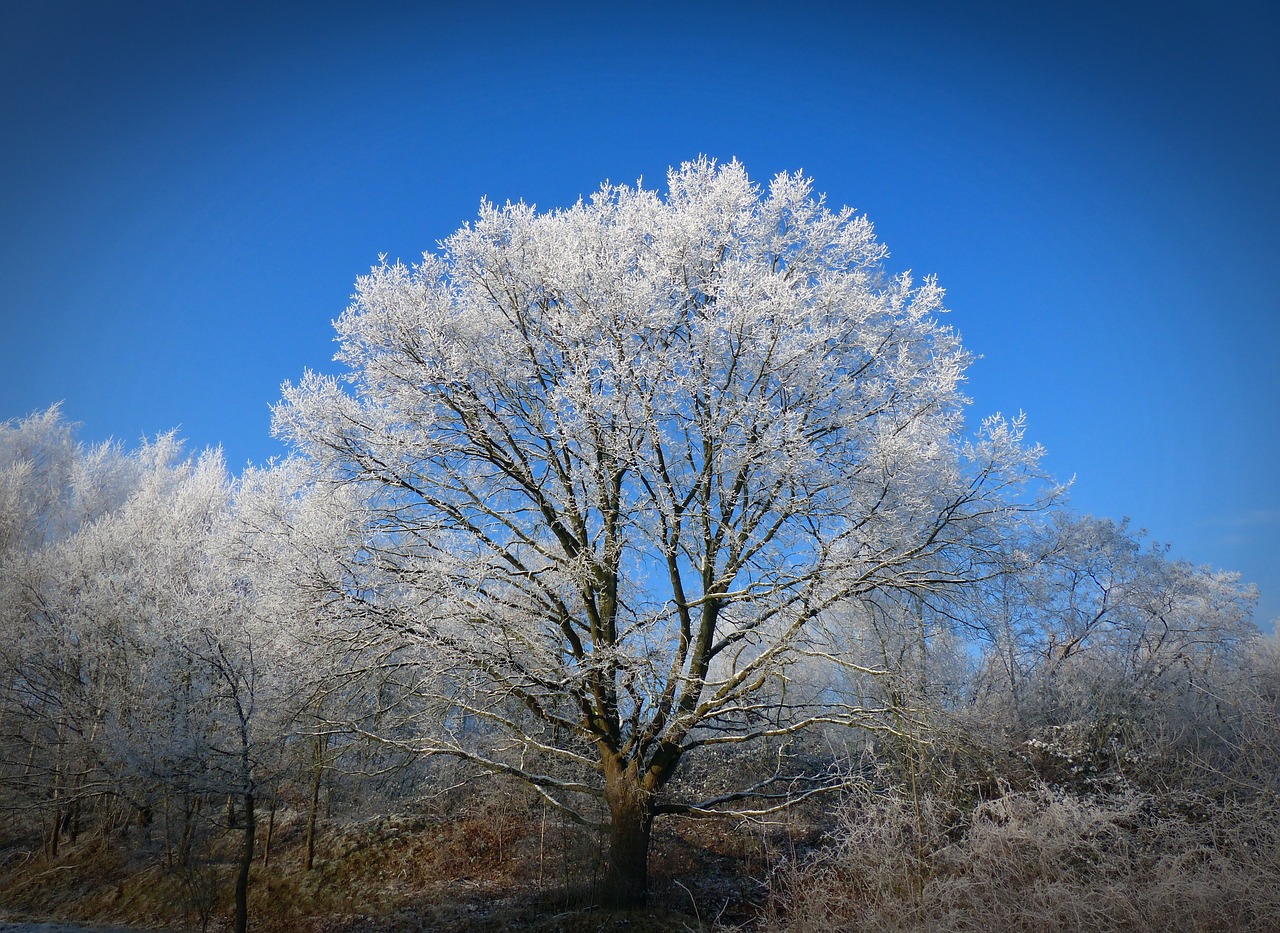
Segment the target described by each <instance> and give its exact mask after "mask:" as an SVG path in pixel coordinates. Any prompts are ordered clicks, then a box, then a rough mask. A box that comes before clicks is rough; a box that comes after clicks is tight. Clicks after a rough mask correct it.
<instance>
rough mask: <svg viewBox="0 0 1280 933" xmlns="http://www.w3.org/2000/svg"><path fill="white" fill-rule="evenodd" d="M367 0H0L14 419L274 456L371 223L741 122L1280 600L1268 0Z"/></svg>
mask: <svg viewBox="0 0 1280 933" xmlns="http://www.w3.org/2000/svg"><path fill="white" fill-rule="evenodd" d="M363 6H364V5H357V4H326V3H323V2H317V3H308V4H297V5H290V4H268V5H264V6H263V7H259V6H258V5H256V4H254V5H248V4H239V3H223V4H216V5H215V4H205V5H200V6H197V5H195V4H171V3H159V2H156V3H138V2H127V0H126V2H116V3H110V4H104V3H96V2H89V0H82V2H40V3H29V4H28V3H15V2H10V0H0V92H2V94H0V134H3V136H2V138H3V140H4V145H3V147H0V219H2V220H3V227H2V228H0V229H2V230H3V232H2V233H0V295H2V296H3V298H2V301H3V304H2V305H0V308H2V310H0V338H2V339H0V420H5V419H8V418H14V417H20V416H23V415H25V414H27V413H29V412H31V411H33V410H36V409H41V408H45V407H47V406H48V405H50V404H51V403H53V402H57V401H63V402H64V409H65V412H66V415H67V416H68V417H69V418H70V419H72V420H74V421H78V422H81V423H82V424H83V429H82V432H81V435H82V437H84V438H85V439H87V440H97V439H102V438H106V437H108V436H114V437H117V438H120V439H122V440H124V441H126V442H133V441H136V440H137V439H138V438H139V437H141V436H143V435H154V434H155V433H157V432H160V431H164V430H168V429H170V428H177V429H178V431H179V433H180V434H181V435H182V436H184V437H186V438H187V439H188V443H189V444H190V445H191V447H192V449H200V448H203V447H205V446H216V445H221V446H222V447H223V448H224V450H225V452H226V456H227V459H228V463H229V465H230V466H231V468H232V469H233V470H237V471H238V470H239V469H240V468H242V467H243V466H244V465H245V464H246V463H248V462H250V461H252V462H255V463H261V462H264V461H266V460H267V459H268V458H270V457H272V456H278V455H281V454H283V453H285V449H284V447H283V446H282V445H280V444H279V443H278V442H277V441H275V440H273V439H272V438H271V437H270V433H269V425H270V411H269V406H270V405H271V404H272V403H274V402H275V401H276V400H277V399H278V398H279V387H280V383H281V382H282V381H284V380H285V379H296V378H297V377H298V376H300V375H301V373H302V371H303V370H304V369H305V368H307V367H311V368H314V369H320V370H326V371H335V369H336V364H334V363H332V362H331V357H332V355H333V352H334V349H335V347H334V345H333V342H332V336H333V331H332V327H331V323H330V322H331V321H332V319H333V318H335V317H337V316H338V315H339V314H340V313H341V311H342V310H343V308H344V307H345V305H346V303H347V298H348V296H349V295H350V293H351V291H352V287H353V283H354V280H355V278H356V276H357V275H360V274H362V273H363V272H365V271H367V269H368V268H369V266H371V265H372V264H373V263H375V262H376V261H377V258H378V255H379V254H380V253H386V254H388V255H389V257H390V258H393V259H394V258H401V259H404V260H407V261H412V260H415V259H417V258H418V257H419V256H420V255H421V253H422V251H423V250H424V249H431V248H433V247H434V245H435V243H436V241H437V240H439V239H441V238H443V237H445V236H447V235H448V234H449V233H450V232H452V231H453V230H454V229H456V228H457V227H458V226H459V225H460V224H462V223H463V222H465V221H468V220H470V219H471V218H472V217H474V215H475V212H476V207H477V205H478V203H479V201H480V199H481V197H488V198H489V199H491V200H494V201H498V202H502V201H505V200H507V199H512V200H516V199H524V200H525V201H528V202H532V203H535V204H537V205H538V207H539V208H543V209H549V208H554V207H562V206H566V205H569V204H571V203H573V202H574V201H575V200H576V199H577V198H578V197H579V196H583V195H590V194H591V192H593V191H594V190H595V189H596V188H597V187H598V186H599V184H600V183H601V182H603V181H605V180H606V179H608V180H611V181H614V182H634V181H636V180H637V179H639V178H643V179H644V182H645V184H646V185H647V186H650V187H657V188H662V186H663V184H664V179H665V173H666V169H667V167H668V166H669V165H672V164H678V163H680V162H681V161H684V160H688V159H692V158H696V157H697V156H698V155H699V154H702V153H705V154H707V155H710V156H712V157H714V158H717V159H720V160H728V159H730V158H734V157H736V158H738V159H740V160H741V161H742V162H743V163H744V164H745V166H746V168H747V171H748V172H749V173H751V175H752V177H753V178H754V179H755V180H756V181H757V182H759V183H762V184H763V183H767V181H768V179H769V178H770V176H772V175H773V174H774V173H776V172H778V171H782V170H795V169H804V170H805V171H806V172H807V173H808V174H809V175H811V176H812V177H813V178H814V179H815V182H816V187H817V189H818V190H820V191H823V192H826V193H827V195H828V197H829V199H830V201H831V202H832V203H833V204H834V205H836V206H839V205H843V204H848V205H850V206H852V207H854V208H856V209H857V210H858V211H860V212H865V213H866V214H867V215H868V216H869V217H870V219H871V220H872V221H873V222H874V223H875V225H876V227H877V230H878V232H879V234H880V236H881V238H882V239H883V241H884V242H885V243H887V245H888V246H889V249H890V250H891V254H892V255H891V259H890V261H889V268H890V270H891V271H900V270H904V269H912V270H913V271H914V272H915V273H917V274H918V275H923V274H927V273H936V274H937V275H938V278H939V280H940V283H941V284H942V285H943V286H944V287H945V288H946V289H947V294H948V306H949V308H950V309H951V315H950V319H949V322H950V323H951V324H952V325H953V326H954V327H955V328H956V329H957V330H958V331H959V332H960V333H961V335H962V336H963V338H964V341H965V344H966V346H967V347H968V348H969V349H970V350H972V351H974V352H975V353H978V354H980V355H981V357H982V358H981V359H980V360H979V361H978V362H977V363H975V365H974V366H973V368H972V370H971V371H970V374H969V383H968V389H969V393H970V395H971V396H972V397H973V399H974V405H973V408H972V414H973V419H974V423H975V424H976V423H977V421H978V419H980V417H981V416H983V415H985V414H989V413H992V412H996V411H1002V412H1005V413H1006V414H1014V413H1016V412H1017V411H1019V410H1024V411H1026V412H1027V415H1028V423H1029V432H1028V433H1029V436H1030V437H1031V438H1033V439H1034V440H1036V441H1039V442H1040V443H1042V444H1044V446H1045V447H1046V448H1047V449H1048V451H1049V455H1048V460H1047V463H1048V465H1049V467H1050V468H1051V469H1052V470H1053V471H1054V472H1055V473H1056V474H1057V475H1058V476H1059V477H1062V478H1067V477H1071V476H1075V477H1076V481H1075V486H1074V489H1073V492H1072V503H1073V505H1074V507H1075V508H1076V509H1078V510H1079V511H1082V512H1090V513H1093V514H1095V515H1105V516H1111V517H1114V518H1120V517H1122V516H1130V517H1131V518H1132V521H1133V523H1134V524H1135V525H1136V526H1138V527H1141V528H1147V529H1149V530H1150V532H1151V534H1152V536H1153V537H1154V538H1156V539H1158V540H1161V541H1166V542H1169V543H1170V544H1171V546H1172V553H1173V554H1174V555H1175V556H1178V557H1185V558H1187V559H1189V560H1191V561H1193V562H1195V563H1207V564H1211V565H1213V566H1215V567H1222V568H1225V569H1231V570H1238V571H1240V572H1242V574H1243V575H1244V577H1245V579H1247V580H1249V581H1252V582H1254V583H1257V584H1258V585H1259V586H1260V587H1261V589H1262V600H1261V605H1260V608H1259V612H1258V617H1257V618H1258V622H1259V624H1260V625H1262V626H1263V627H1264V628H1270V626H1271V622H1272V620H1273V619H1275V617H1276V616H1278V615H1280V545H1278V544H1277V541H1280V484H1277V479H1280V469H1278V468H1277V464H1278V463H1280V414H1277V412H1280V365H1277V363H1276V351H1277V347H1280V297H1278V296H1280V282H1278V281H1277V279H1278V278H1280V271H1278V270H1280V263H1278V262H1277V259H1276V257H1277V256H1278V255H1280V220H1278V219H1277V218H1280V180H1278V179H1277V168H1276V167H1277V166H1280V56H1278V55H1277V54H1276V51H1275V49H1276V47H1277V41H1278V40H1280V24H1278V21H1277V13H1276V12H1275V11H1274V10H1273V9H1272V8H1271V6H1270V4H1266V3H1262V2H1244V3H1225V4H1224V3H1214V4H1209V3H1207V2H1205V3H1189V2H1183V0H1166V2H1161V3H1136V2H1118V3H1108V4H1099V5H1096V6H1094V5H1091V4H1087V3H1086V4H1033V3H1019V4H1012V3H1010V4H1002V3H983V2H976V3H941V2H938V3H905V4H883V3H876V4H872V3H858V2H853V3H847V4H834V3H833V4H820V3H804V2H800V3H793V4H776V3H772V4H765V3H751V2H745V3H743V2H739V3H732V4H714V3H712V4H701V5H697V6H696V7H695V8H693V9H685V8H684V7H683V6H681V5H677V4H669V3H662V2H658V3H645V4H628V5H616V6H615V5H609V6H604V7H597V6H596V5H591V4H573V3H571V4H560V5H523V4H522V5H515V4H511V5H508V4H497V3H490V4H484V3H481V4H475V5H472V6H471V7H469V8H468V10H467V11H465V12H464V11H463V10H462V9H461V8H460V7H458V6H455V5H448V6H446V5H443V4H399V3H395V2H389V3H383V4H379V5H377V6H376V7H369V8H368V9H362V7H363ZM1041 7H1043V9H1041Z"/></svg>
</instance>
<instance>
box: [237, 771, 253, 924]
mask: <svg viewBox="0 0 1280 933" xmlns="http://www.w3.org/2000/svg"><path fill="white" fill-rule="evenodd" d="M253 836H254V817H253V794H252V793H247V794H245V795H244V848H243V849H242V850H241V852H240V871H239V872H238V873H237V874H236V922H235V928H234V933H245V930H246V929H247V928H248V926H249V869H251V868H252V867H253Z"/></svg>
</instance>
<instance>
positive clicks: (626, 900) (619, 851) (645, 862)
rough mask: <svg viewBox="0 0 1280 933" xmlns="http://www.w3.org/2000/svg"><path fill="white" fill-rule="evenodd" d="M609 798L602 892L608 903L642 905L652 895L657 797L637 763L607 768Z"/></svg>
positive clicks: (606, 792) (601, 900) (631, 905)
mask: <svg viewBox="0 0 1280 933" xmlns="http://www.w3.org/2000/svg"><path fill="white" fill-rule="evenodd" d="M605 796H606V798H607V800H608V802H609V817H610V825H609V861H608V865H607V870H606V873H605V878H604V887H603V890H602V891H601V892H600V902H601V903H602V904H603V905H605V906H608V907H641V906H643V905H644V903H645V901H646V899H647V898H648V896H649V838H650V831H651V829H652V827H653V797H652V795H651V794H650V793H649V792H648V791H647V790H646V789H645V788H644V786H643V784H642V783H641V780H640V777H639V775H638V774H636V771H635V766H634V765H632V766H631V767H629V768H626V769H621V768H606V777H605Z"/></svg>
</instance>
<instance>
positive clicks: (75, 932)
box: [0, 920, 138, 933]
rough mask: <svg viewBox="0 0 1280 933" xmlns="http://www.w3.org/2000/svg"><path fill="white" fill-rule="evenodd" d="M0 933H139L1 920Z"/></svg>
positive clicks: (104, 928) (62, 924) (127, 929)
mask: <svg viewBox="0 0 1280 933" xmlns="http://www.w3.org/2000/svg"><path fill="white" fill-rule="evenodd" d="M0 933H138V931H137V930H132V929H129V928H127V927H82V926H76V925H75V924H72V923H34V922H28V921H17V920H0Z"/></svg>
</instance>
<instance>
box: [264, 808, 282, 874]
mask: <svg viewBox="0 0 1280 933" xmlns="http://www.w3.org/2000/svg"><path fill="white" fill-rule="evenodd" d="M278 802H279V798H277V797H272V798H271V811H270V813H269V815H268V816H267V838H266V840H265V841H264V842H263V843H262V867H263V868H270V867H271V837H272V836H274V835H275V831H276V804H277V803H278Z"/></svg>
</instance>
